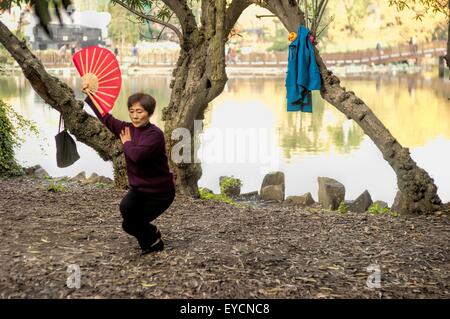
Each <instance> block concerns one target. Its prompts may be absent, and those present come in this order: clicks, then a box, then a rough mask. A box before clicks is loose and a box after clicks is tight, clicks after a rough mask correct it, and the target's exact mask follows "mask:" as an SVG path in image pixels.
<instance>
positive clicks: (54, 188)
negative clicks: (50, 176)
mask: <svg viewBox="0 0 450 319" xmlns="http://www.w3.org/2000/svg"><path fill="white" fill-rule="evenodd" d="M46 190H47V192H52V193H59V192H64V191H65V190H66V187H65V186H64V185H63V184H62V183H58V182H54V181H53V180H52V181H51V182H50V184H49V185H48V186H47V188H46Z"/></svg>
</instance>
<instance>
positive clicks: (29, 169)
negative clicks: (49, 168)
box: [24, 165, 42, 175]
mask: <svg viewBox="0 0 450 319" xmlns="http://www.w3.org/2000/svg"><path fill="white" fill-rule="evenodd" d="M41 168H42V167H41V165H34V166H30V167H26V168H24V172H25V174H27V175H30V174H33V173H34V172H35V171H37V170H38V169H41Z"/></svg>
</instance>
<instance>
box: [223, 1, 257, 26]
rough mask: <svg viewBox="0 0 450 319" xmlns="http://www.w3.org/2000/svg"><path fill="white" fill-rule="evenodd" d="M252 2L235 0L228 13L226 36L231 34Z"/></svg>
mask: <svg viewBox="0 0 450 319" xmlns="http://www.w3.org/2000/svg"><path fill="white" fill-rule="evenodd" d="M251 4H252V2H251V1H250V0H233V2H232V3H231V4H230V5H229V6H228V8H227V11H226V18H225V19H226V20H225V34H226V35H228V34H230V32H231V30H232V29H233V27H234V25H235V24H236V22H237V20H238V19H239V17H240V16H241V14H242V12H243V11H244V10H245V9H247V8H248V7H249V6H250V5H251Z"/></svg>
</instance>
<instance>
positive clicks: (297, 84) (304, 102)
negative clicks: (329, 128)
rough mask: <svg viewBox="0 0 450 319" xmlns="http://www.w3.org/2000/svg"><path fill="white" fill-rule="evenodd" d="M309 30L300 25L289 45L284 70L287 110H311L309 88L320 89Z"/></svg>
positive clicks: (318, 73) (317, 68)
mask: <svg viewBox="0 0 450 319" xmlns="http://www.w3.org/2000/svg"><path fill="white" fill-rule="evenodd" d="M308 34H309V30H308V29H306V28H305V27H304V26H303V25H300V27H299V28H298V31H297V38H296V39H295V40H294V41H292V42H291V44H290V45H289V57H288V68H287V72H286V91H287V111H288V112H296V111H302V112H310V113H311V112H312V96H311V90H320V72H319V67H318V66H317V63H316V58H315V56H314V48H313V46H312V43H311V41H310V39H309V35H308Z"/></svg>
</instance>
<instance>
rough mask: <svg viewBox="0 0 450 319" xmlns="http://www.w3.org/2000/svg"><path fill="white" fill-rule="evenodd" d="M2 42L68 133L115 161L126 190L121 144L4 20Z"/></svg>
mask: <svg viewBox="0 0 450 319" xmlns="http://www.w3.org/2000/svg"><path fill="white" fill-rule="evenodd" d="M0 43H1V44H2V45H3V46H4V47H5V48H6V49H7V50H8V52H9V53H10V54H11V55H12V57H13V58H14V59H15V60H16V61H17V63H18V64H19V65H20V67H21V68H22V71H23V74H24V76H25V77H26V78H27V79H28V80H29V81H30V83H31V85H32V87H33V89H34V90H35V91H36V92H37V93H38V94H39V96H40V97H41V98H42V99H43V100H44V101H45V102H46V103H47V104H49V105H50V106H51V107H52V108H54V109H55V110H57V111H58V112H60V113H61V114H62V117H63V119H64V123H65V126H66V127H67V129H68V130H69V132H70V133H71V134H73V135H74V136H75V137H76V139H77V140H78V141H80V142H82V143H84V144H86V145H88V146H90V147H92V148H93V149H95V150H96V151H97V153H98V154H99V155H100V157H101V158H102V159H104V160H111V161H112V162H113V165H114V181H115V184H116V186H117V187H120V188H125V187H126V186H127V185H128V182H127V178H126V170H125V158H124V155H123V149H122V144H121V143H120V141H119V140H118V139H116V138H115V136H114V135H113V134H112V133H111V132H109V131H108V130H107V129H106V128H105V127H104V126H103V125H102V124H101V123H100V121H98V119H96V118H94V117H92V116H90V115H89V114H87V113H86V112H85V111H84V110H83V102H82V101H78V100H76V99H75V95H74V93H73V90H72V89H71V88H70V87H69V86H67V85H66V84H65V83H63V82H61V81H60V80H59V79H58V78H56V77H54V76H51V75H49V74H48V73H47V71H46V70H45V68H44V66H43V65H42V63H41V62H40V61H39V59H38V58H36V56H34V54H33V53H31V51H30V50H29V49H28V48H27V46H26V45H25V42H21V41H19V39H17V37H16V36H15V35H14V34H12V33H11V31H10V30H9V29H8V28H7V27H6V26H5V25H4V24H3V23H2V22H1V21H0ZM55 133H56V132H55Z"/></svg>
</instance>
